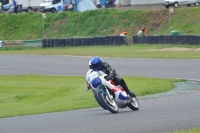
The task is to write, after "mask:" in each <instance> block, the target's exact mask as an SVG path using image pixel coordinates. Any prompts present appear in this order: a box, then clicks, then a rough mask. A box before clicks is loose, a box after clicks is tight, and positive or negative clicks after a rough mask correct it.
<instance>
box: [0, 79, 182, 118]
mask: <svg viewBox="0 0 200 133" xmlns="http://www.w3.org/2000/svg"><path fill="white" fill-rule="evenodd" d="M124 79H125V80H126V82H127V84H128V85H129V88H130V89H131V90H133V91H134V92H135V93H136V94H137V96H142V95H149V94H155V93H161V92H166V91H169V90H171V89H173V88H174V87H175V85H174V84H173V82H176V81H184V80H174V79H159V78H145V77H124ZM93 107H98V104H97V102H96V101H95V99H94V97H93V94H92V92H91V91H89V92H87V91H86V82H85V77H84V76H39V75H20V76H11V75H7V76H0V118H5V117H13V116H22V115H30V114H41V113H47V112H58V111H67V110H77V109H84V108H93Z"/></svg>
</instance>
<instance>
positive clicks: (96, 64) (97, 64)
mask: <svg viewBox="0 0 200 133" xmlns="http://www.w3.org/2000/svg"><path fill="white" fill-rule="evenodd" d="M91 65H92V69H93V70H94V71H99V70H100V69H101V67H102V60H101V58H100V57H99V56H95V57H93V58H92V60H91Z"/></svg>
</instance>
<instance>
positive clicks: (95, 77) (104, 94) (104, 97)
mask: <svg viewBox="0 0 200 133" xmlns="http://www.w3.org/2000/svg"><path fill="white" fill-rule="evenodd" d="M106 76H107V74H105V73H103V72H102V71H91V73H90V74H89V76H88V78H87V82H88V83H89V84H90V86H91V88H92V90H93V91H94V92H95V94H98V98H99V101H100V104H101V106H103V107H105V108H106V109H107V110H109V111H110V112H111V113H118V112H119V108H125V107H127V106H128V107H129V108H130V109H132V110H133V111H136V110H138V109H139V108H140V105H139V102H138V100H137V98H136V95H135V96H134V97H130V96H129V95H128V94H127V93H126V92H125V91H124V89H123V88H122V87H121V86H120V85H116V84H115V83H114V81H113V80H109V81H107V80H106Z"/></svg>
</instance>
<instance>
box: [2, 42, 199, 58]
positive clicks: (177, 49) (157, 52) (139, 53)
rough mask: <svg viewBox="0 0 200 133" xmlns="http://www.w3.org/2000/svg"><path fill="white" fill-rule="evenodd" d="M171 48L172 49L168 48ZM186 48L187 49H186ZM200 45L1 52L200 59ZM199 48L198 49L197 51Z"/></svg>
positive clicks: (8, 50)
mask: <svg viewBox="0 0 200 133" xmlns="http://www.w3.org/2000/svg"><path fill="white" fill-rule="evenodd" d="M167 48H171V50H166V49H167ZM184 48H186V49H184ZM197 48H198V49H199V48H200V46H199V45H170V44H168V45H145V44H144V45H122V46H115V45H112V46H76V47H73V46H71V47H70V46H68V47H57V48H41V47H11V48H6V47H2V48H0V54H40V55H75V56H95V55H99V56H104V57H125V58H171V59H200V54H199V52H200V50H197ZM195 50H197V51H195Z"/></svg>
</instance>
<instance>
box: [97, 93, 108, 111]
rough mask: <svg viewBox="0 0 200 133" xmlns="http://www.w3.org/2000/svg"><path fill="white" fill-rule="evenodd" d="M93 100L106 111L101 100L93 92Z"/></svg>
mask: <svg viewBox="0 0 200 133" xmlns="http://www.w3.org/2000/svg"><path fill="white" fill-rule="evenodd" d="M94 98H95V99H96V101H97V103H98V104H99V105H100V106H101V107H102V108H103V109H105V110H107V109H106V107H105V106H104V104H102V103H101V100H100V99H99V96H98V93H96V92H94Z"/></svg>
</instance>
